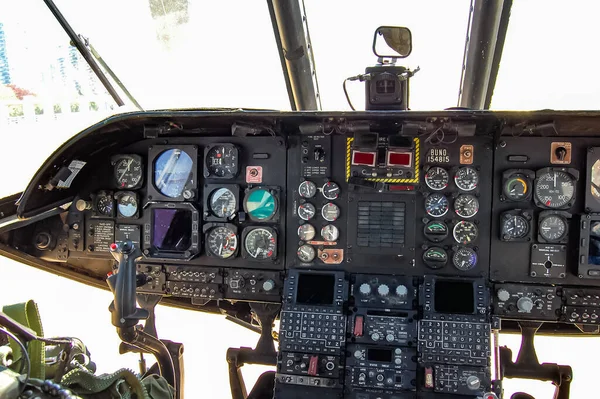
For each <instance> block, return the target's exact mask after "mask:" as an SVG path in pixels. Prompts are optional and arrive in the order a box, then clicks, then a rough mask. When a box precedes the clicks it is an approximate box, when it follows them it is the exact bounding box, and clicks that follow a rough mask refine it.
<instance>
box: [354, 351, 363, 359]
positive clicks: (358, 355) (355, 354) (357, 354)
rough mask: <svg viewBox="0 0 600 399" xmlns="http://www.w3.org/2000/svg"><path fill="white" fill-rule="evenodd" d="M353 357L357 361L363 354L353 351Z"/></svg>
mask: <svg viewBox="0 0 600 399" xmlns="http://www.w3.org/2000/svg"><path fill="white" fill-rule="evenodd" d="M354 357H355V358H357V359H362V358H363V353H362V351H360V350H356V351H354Z"/></svg>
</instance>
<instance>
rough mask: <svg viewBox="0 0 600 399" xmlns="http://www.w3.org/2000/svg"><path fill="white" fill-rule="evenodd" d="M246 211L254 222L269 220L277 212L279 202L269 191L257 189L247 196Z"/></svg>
mask: <svg viewBox="0 0 600 399" xmlns="http://www.w3.org/2000/svg"><path fill="white" fill-rule="evenodd" d="M244 209H245V210H246V212H248V215H250V218H251V219H253V220H268V219H271V218H272V217H273V216H275V213H276V212H277V200H276V198H275V196H274V195H273V194H272V193H271V192H270V191H269V190H266V189H263V188H259V189H255V190H252V191H250V193H249V194H248V195H247V196H246V200H245V202H244Z"/></svg>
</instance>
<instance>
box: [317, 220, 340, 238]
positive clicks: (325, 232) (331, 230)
mask: <svg viewBox="0 0 600 399" xmlns="http://www.w3.org/2000/svg"><path fill="white" fill-rule="evenodd" d="M321 237H323V239H324V240H325V241H330V242H331V241H336V240H337V239H338V238H339V237H340V231H339V230H338V228H337V227H335V226H334V225H332V224H328V225H326V226H323V228H322V229H321Z"/></svg>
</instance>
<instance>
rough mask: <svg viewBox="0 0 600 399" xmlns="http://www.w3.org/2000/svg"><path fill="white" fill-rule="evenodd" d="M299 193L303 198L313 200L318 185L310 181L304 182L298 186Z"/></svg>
mask: <svg viewBox="0 0 600 399" xmlns="http://www.w3.org/2000/svg"><path fill="white" fill-rule="evenodd" d="M298 192H299V193H300V196H301V197H303V198H312V197H314V196H315V194H316V193H317V185H316V184H315V183H313V182H311V181H310V180H304V181H303V182H302V183H300V186H298Z"/></svg>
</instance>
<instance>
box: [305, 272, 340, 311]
mask: <svg viewBox="0 0 600 399" xmlns="http://www.w3.org/2000/svg"><path fill="white" fill-rule="evenodd" d="M334 291H335V277H334V276H333V275H330V274H309V273H301V274H300V275H299V276H298V288H297V293H296V303H298V304H302V305H332V304H333V294H334Z"/></svg>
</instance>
